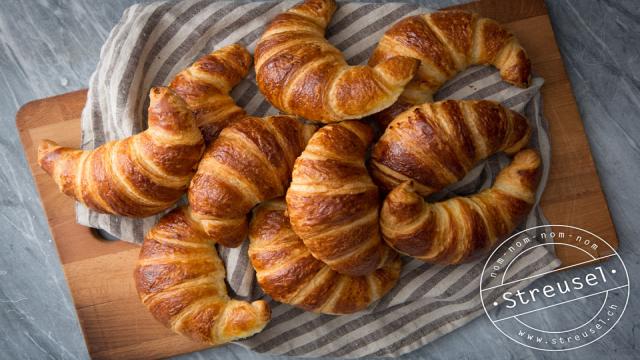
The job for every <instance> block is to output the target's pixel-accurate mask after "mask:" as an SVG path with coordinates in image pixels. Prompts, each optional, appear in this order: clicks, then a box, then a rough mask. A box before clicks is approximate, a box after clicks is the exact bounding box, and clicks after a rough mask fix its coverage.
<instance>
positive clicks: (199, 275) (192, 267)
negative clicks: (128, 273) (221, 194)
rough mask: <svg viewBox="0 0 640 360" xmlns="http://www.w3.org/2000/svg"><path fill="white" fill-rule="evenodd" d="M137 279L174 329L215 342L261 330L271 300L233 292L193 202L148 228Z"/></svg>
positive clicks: (147, 300)
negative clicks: (229, 291) (249, 298)
mask: <svg viewBox="0 0 640 360" xmlns="http://www.w3.org/2000/svg"><path fill="white" fill-rule="evenodd" d="M134 279H135V284H136V288H137V290H138V294H139V295H140V299H141V300H142V303H143V304H144V305H145V306H146V307H147V308H148V309H149V311H150V312H151V313H152V314H153V316H154V317H155V318H156V319H157V320H158V321H160V322H161V323H162V324H164V325H165V326H166V327H168V328H170V329H171V330H173V331H175V332H177V333H180V334H183V335H185V336H188V337H190V338H192V339H193V340H196V341H200V342H205V343H208V344H211V345H220V344H223V343H226V342H229V341H233V340H236V339H240V338H244V337H248V336H251V335H253V334H255V333H257V332H260V331H261V330H262V329H263V328H264V327H265V326H266V324H267V322H268V321H269V320H270V318H271V311H270V309H269V305H268V304H267V303H266V302H265V301H263V300H258V301H255V302H252V303H248V302H246V301H238V300H233V299H230V298H229V295H227V288H226V285H225V282H224V279H225V269H224V265H223V263H222V261H221V260H220V258H219V257H218V254H217V252H216V249H215V247H214V241H213V239H212V238H210V237H209V236H207V235H206V234H205V232H204V229H203V228H202V226H201V225H200V224H199V223H198V222H197V221H195V220H194V219H193V218H192V216H191V212H190V210H189V209H188V208H184V207H180V208H177V209H175V210H173V211H171V212H170V213H168V214H167V215H165V216H163V217H162V218H161V219H160V221H159V222H158V223H157V224H156V225H155V226H154V227H153V228H152V229H151V230H150V231H149V232H148V233H147V235H146V237H145V240H144V243H143V244H142V248H141V250H140V257H139V260H138V264H137V266H136V268H135V270H134Z"/></svg>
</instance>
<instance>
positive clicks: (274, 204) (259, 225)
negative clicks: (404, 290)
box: [38, 0, 540, 345]
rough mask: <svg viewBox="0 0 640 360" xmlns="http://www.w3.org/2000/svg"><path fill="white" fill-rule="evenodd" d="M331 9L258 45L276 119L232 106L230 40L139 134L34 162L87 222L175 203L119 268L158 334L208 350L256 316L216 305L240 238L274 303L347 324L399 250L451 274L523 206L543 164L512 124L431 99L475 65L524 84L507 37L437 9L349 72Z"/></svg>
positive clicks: (385, 288) (484, 110)
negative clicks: (502, 161)
mask: <svg viewBox="0 0 640 360" xmlns="http://www.w3.org/2000/svg"><path fill="white" fill-rule="evenodd" d="M335 10H336V4H335V2H334V1H333V0H306V1H304V2H302V3H300V4H298V5H296V6H294V7H292V8H291V9H289V10H287V11H286V12H284V13H282V14H280V15H278V16H276V17H275V18H274V19H273V20H272V21H271V23H270V24H269V25H268V26H267V28H266V30H265V31H264V33H263V34H262V37H261V38H260V40H259V42H258V44H257V46H256V49H255V53H254V55H253V61H254V67H255V72H256V80H257V84H258V87H259V89H260V91H261V92H262V94H264V96H265V97H266V98H267V100H268V101H269V102H270V103H271V104H272V105H273V106H274V107H276V108H278V109H279V110H281V111H282V113H283V115H277V116H270V117H266V118H256V117H252V116H250V115H248V114H247V113H246V112H245V111H244V110H243V109H242V108H240V107H238V106H237V105H236V104H235V103H234V100H233V99H232V98H231V96H230V95H229V92H230V90H231V89H232V88H233V87H234V86H235V85H237V84H238V83H239V82H240V81H241V80H242V79H243V78H244V77H245V76H246V75H247V73H248V71H249V67H250V65H251V61H252V57H251V55H250V54H249V53H248V52H247V50H245V49H244V48H243V47H241V46H239V45H231V46H227V47H224V48H221V49H219V50H217V51H214V52H212V53H211V54H208V55H205V56H204V57H202V58H200V59H198V60H197V61H196V62H195V63H193V64H192V65H191V66H190V67H188V68H186V69H184V70H183V71H181V72H180V73H178V74H177V75H176V76H175V78H174V79H173V81H171V83H170V84H169V86H167V87H155V88H153V89H151V91H150V94H149V97H150V105H149V110H148V129H147V130H145V131H143V132H141V133H139V134H136V135H134V136H131V137H128V138H126V139H122V140H119V141H111V142H108V143H106V144H104V145H102V146H100V147H98V148H96V149H94V150H91V151H82V150H76V149H70V148H66V147H61V146H58V145H57V144H55V143H54V142H52V141H44V142H43V143H42V144H41V145H40V147H39V150H38V161H39V164H40V166H41V167H42V168H43V169H44V170H45V171H46V172H47V173H48V174H50V175H51V177H52V178H53V180H54V181H55V182H56V183H57V185H58V186H59V188H60V190H61V191H62V192H64V193H65V194H66V195H69V196H71V197H73V198H75V199H76V200H77V201H79V202H81V203H82V204H84V205H86V206H87V207H89V208H91V209H93V210H95V211H99V212H103V213H109V214H115V215H121V216H130V217H146V216H150V215H153V214H157V213H160V212H162V211H165V210H167V209H169V208H171V207H172V206H174V205H175V203H176V202H177V201H178V200H179V199H180V198H181V197H182V196H183V195H184V194H185V193H187V194H188V202H189V205H188V206H183V207H178V208H176V209H174V210H173V211H171V212H169V213H168V214H166V215H165V216H164V217H162V219H161V220H160V221H159V222H158V223H157V224H156V225H155V226H154V227H153V228H152V229H151V230H150V231H149V232H148V233H147V234H146V237H145V241H144V244H143V245H142V248H141V250H140V257H139V261H138V263H137V267H136V269H135V271H134V277H135V284H136V287H137V289H138V292H139V295H140V299H141V301H142V303H144V305H145V306H146V307H147V308H148V309H149V311H150V312H151V313H152V314H153V316H154V317H155V318H156V319H157V320H159V321H160V322H162V323H163V324H164V325H165V326H167V327H169V328H170V329H172V330H173V331H176V332H178V333H180V334H183V335H185V336H188V337H190V338H192V339H195V340H197V341H202V342H206V343H209V344H212V345H217V344H222V343H226V342H229V341H233V340H236V339H239V338H243V337H247V336H251V335H253V334H255V333H257V332H259V331H261V330H262V329H263V328H264V327H265V325H266V324H267V323H268V321H269V319H270V309H269V305H268V303H267V302H266V301H264V300H258V301H254V302H251V303H250V302H247V301H240V300H235V299H232V298H230V297H229V295H228V293H227V287H226V284H225V269H224V265H223V263H222V261H221V260H220V258H219V257H218V255H217V252H216V248H215V246H214V245H215V244H221V245H223V246H226V247H236V246H239V245H240V244H241V243H242V242H243V241H244V240H245V239H246V238H247V237H248V238H249V241H250V246H249V254H248V256H249V258H250V261H251V264H252V265H253V267H254V268H255V270H256V277H257V282H258V283H259V285H260V286H261V287H262V289H263V290H264V292H265V293H266V294H267V295H269V296H270V297H271V298H272V299H274V300H276V301H279V302H282V303H286V304H290V305H293V306H297V307H300V308H302V309H305V310H308V311H314V312H318V313H325V314H347V313H353V312H356V311H360V310H363V309H365V308H367V307H368V306H369V305H370V304H371V303H372V302H374V301H376V300H378V299H380V298H381V297H383V296H384V295H385V294H386V293H387V292H389V290H390V289H392V288H393V287H394V285H395V284H396V282H397V280H398V278H399V276H400V272H401V268H402V260H401V258H400V255H399V254H402V255H407V256H411V257H414V258H417V259H420V260H422V261H425V262H430V263H439V264H458V263H461V262H465V261H468V260H469V259H472V258H474V257H477V256H478V254H482V253H483V252H485V251H486V250H488V249H491V248H492V246H494V244H496V242H497V241H499V240H500V239H503V238H504V237H506V236H508V235H509V234H510V233H511V232H513V231H514V229H515V228H516V226H517V225H518V224H519V223H520V222H521V221H522V220H523V218H524V217H525V216H526V215H527V214H528V213H529V211H530V210H531V208H532V206H533V204H534V202H535V192H536V188H537V185H538V172H539V168H540V158H539V156H538V154H537V153H536V152H535V151H533V150H531V149H525V148H526V146H527V144H528V142H529V137H530V133H531V129H530V127H529V124H528V122H527V120H526V119H525V118H524V117H522V116H521V115H519V114H518V113H516V112H513V111H511V110H509V109H506V108H504V107H502V106H501V105H499V104H497V103H495V102H491V101H482V100H478V101H475V100H464V101H453V100H448V101H441V102H435V103H434V102H432V95H433V94H434V93H435V92H436V91H438V89H439V88H440V87H441V86H442V85H443V84H444V83H445V82H446V81H447V80H448V79H450V78H451V77H453V76H454V75H455V74H456V73H458V72H460V71H462V70H464V69H465V68H467V67H468V66H470V65H473V64H491V65H493V66H495V67H496V68H498V69H499V70H500V74H501V77H502V79H503V80H504V81H506V82H508V83H510V84H513V85H515V86H519V87H527V86H528V84H529V82H530V79H531V74H530V72H531V65H530V61H529V59H528V58H527V55H526V53H525V51H524V49H523V48H522V47H521V46H520V44H519V43H518V41H517V39H516V38H515V37H514V36H513V35H512V34H511V33H509V32H508V31H506V30H505V29H504V28H503V27H502V26H501V25H499V24H498V23H497V22H495V21H493V20H490V19H487V18H482V17H479V16H478V15H476V14H473V13H469V12H464V11H439V12H435V13H429V14H423V15H417V16H411V17H407V18H404V19H401V20H400V21H398V22H397V23H396V24H394V25H393V26H392V27H391V28H390V29H389V30H388V31H387V32H386V33H385V34H384V35H383V36H382V39H381V40H380V42H379V44H378V46H377V47H376V48H375V50H374V51H373V54H372V56H371V58H370V59H369V63H368V64H367V65H361V66H351V65H349V64H347V62H346V61H345V60H344V57H343V55H342V54H341V52H340V51H339V50H338V49H336V48H335V47H334V46H332V45H331V44H330V43H329V42H328V41H327V40H326V39H325V35H324V33H325V29H326V28H327V25H328V24H329V22H330V21H331V17H332V15H333V13H334V11H335ZM285 114H286V115H285ZM358 119H360V120H358ZM372 123H375V124H376V126H374V127H372V126H371V124H372ZM374 128H379V129H381V131H379V132H378V134H376V133H375V132H374ZM380 132H381V133H382V134H381V135H380V134H379V133H380ZM498 152H504V153H506V154H507V155H510V156H512V161H511V163H510V165H508V166H507V167H505V168H504V169H503V170H502V171H501V172H500V173H499V174H498V176H497V178H496V179H495V182H494V184H493V186H492V187H490V188H488V189H486V190H483V191H481V192H479V193H477V194H475V195H471V196H466V197H461V196H460V197H453V198H450V199H448V200H445V201H441V202H429V201H427V200H425V197H427V196H429V195H430V194H433V193H436V192H438V191H440V190H442V189H444V188H445V187H447V186H448V185H451V184H453V183H455V182H457V181H458V180H460V179H462V178H463V177H464V176H465V174H466V173H467V172H468V171H469V170H471V169H472V168H473V167H474V166H476V165H477V164H479V162H481V161H482V160H483V159H485V158H487V157H489V156H491V155H493V154H496V153H498Z"/></svg>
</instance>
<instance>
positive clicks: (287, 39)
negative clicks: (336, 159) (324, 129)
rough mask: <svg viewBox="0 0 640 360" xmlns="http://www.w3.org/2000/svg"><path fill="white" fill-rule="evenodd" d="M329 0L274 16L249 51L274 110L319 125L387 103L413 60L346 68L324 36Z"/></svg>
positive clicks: (364, 113)
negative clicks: (252, 50)
mask: <svg viewBox="0 0 640 360" xmlns="http://www.w3.org/2000/svg"><path fill="white" fill-rule="evenodd" d="M335 9H336V4H335V1H334V0H306V1H304V2H302V3H300V4H298V5H296V6H294V7H293V8H291V9H289V10H288V11H286V12H285V13H282V14H280V15H278V16H277V17H276V18H275V19H274V20H273V21H272V22H271V23H270V24H269V26H268V27H267V29H266V30H265V32H264V33H263V34H262V37H261V38H260V40H259V41H258V44H257V46H256V50H255V69H256V79H257V82H258V87H259V88H260V91H261V92H262V93H263V94H264V96H265V97H266V98H267V99H268V100H269V102H270V103H271V104H272V105H273V106H275V107H276V108H278V109H280V110H282V111H284V112H286V113H289V114H296V115H300V116H302V117H304V118H307V119H310V120H316V121H321V122H325V123H329V122H336V121H341V120H346V119H358V118H361V117H364V116H367V115H369V114H372V113H375V112H378V111H380V110H382V109H384V108H386V107H388V106H389V105H391V104H393V103H394V102H395V101H396V99H397V98H398V96H400V93H401V92H402V90H403V89H404V86H405V85H406V84H407V83H408V82H409V81H410V80H411V78H412V77H413V75H414V73H415V71H416V69H417V66H418V63H419V62H418V61H417V60H416V59H412V58H408V57H402V56H400V57H394V58H389V59H387V60H385V61H380V62H379V63H378V64H376V66H374V67H370V66H349V65H348V64H347V62H346V61H345V60H344V57H343V56H342V53H341V52H340V50H338V49H336V48H335V47H334V46H332V45H331V44H330V43H329V42H328V41H327V39H325V37H324V32H325V29H326V27H327V24H328V23H329V21H330V20H331V17H332V16H333V13H334V11H335Z"/></svg>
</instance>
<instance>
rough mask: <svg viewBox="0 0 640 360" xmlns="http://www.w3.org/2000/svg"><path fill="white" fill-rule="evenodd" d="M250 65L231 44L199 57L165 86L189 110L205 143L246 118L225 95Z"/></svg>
mask: <svg viewBox="0 0 640 360" xmlns="http://www.w3.org/2000/svg"><path fill="white" fill-rule="evenodd" d="M250 65H251V54H249V52H248V51H247V50H246V49H245V48H243V47H242V46H240V45H237V44H233V45H229V46H225V47H223V48H221V49H219V50H216V51H214V52H212V53H210V54H208V55H205V56H203V57H201V58H200V59H198V60H197V61H196V62H194V63H193V65H191V66H190V67H188V68H186V69H184V70H182V71H181V72H179V73H178V74H177V75H176V76H175V77H174V79H173V81H172V82H171V84H170V85H169V87H170V88H171V89H173V91H175V92H176V94H178V95H180V96H181V97H182V98H183V99H184V101H185V102H186V103H187V105H188V106H189V109H191V111H193V115H194V117H195V119H196V123H197V125H198V127H199V128H200V131H201V132H202V135H203V136H204V140H205V141H206V142H207V144H208V143H210V142H211V141H212V140H213V139H214V138H215V137H216V136H217V135H218V133H219V132H220V130H222V128H224V127H225V126H227V125H229V124H230V123H231V122H233V121H236V120H239V119H242V118H244V117H245V116H246V115H247V114H246V112H245V111H244V110H243V109H242V108H241V107H239V106H238V105H236V103H235V102H234V100H233V98H232V97H231V96H230V95H229V92H230V91H231V89H232V88H233V87H234V86H236V85H237V84H238V83H239V82H240V81H241V80H242V79H243V78H244V77H245V76H246V75H247V73H248V72H249V66H250Z"/></svg>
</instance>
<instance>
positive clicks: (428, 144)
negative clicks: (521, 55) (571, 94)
mask: <svg viewBox="0 0 640 360" xmlns="http://www.w3.org/2000/svg"><path fill="white" fill-rule="evenodd" d="M530 133H531V129H530V127H529V124H528V123H527V119H525V118H524V117H523V116H522V115H520V114H518V113H517V112H515V111H512V110H509V109H506V108H504V107H502V106H501V105H499V104H498V103H496V102H493V101H486V100H479V101H478V100H460V101H456V100H447V101H440V102H436V103H427V104H423V105H420V106H416V107H413V108H411V109H409V110H407V111H405V112H404V113H402V114H400V115H399V116H398V117H396V118H395V119H394V120H393V121H392V122H391V124H389V126H388V127H387V129H386V130H385V132H384V133H383V134H382V137H381V138H380V140H379V141H378V143H376V145H375V146H374V147H373V151H372V154H371V162H370V167H371V174H372V176H373V178H374V179H375V180H376V183H377V184H379V185H380V186H382V187H383V188H385V189H386V190H391V189H393V188H394V187H395V186H397V185H399V184H400V183H402V182H404V181H407V180H413V186H414V187H415V189H416V191H417V192H418V193H419V194H420V195H423V196H427V195H429V194H432V193H434V192H437V191H439V190H442V189H443V188H444V187H446V186H448V185H450V184H453V183H455V182H457V181H459V180H460V179H462V178H463V177H464V176H465V174H466V173H467V172H468V171H469V170H471V169H472V168H473V167H474V166H475V165H477V164H478V162H479V161H480V160H482V159H485V158H487V157H489V156H491V155H492V154H495V153H497V152H500V151H502V152H505V153H507V154H514V153H516V152H518V151H519V150H520V149H522V148H523V147H524V146H525V145H526V144H527V143H528V142H529V137H530Z"/></svg>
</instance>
